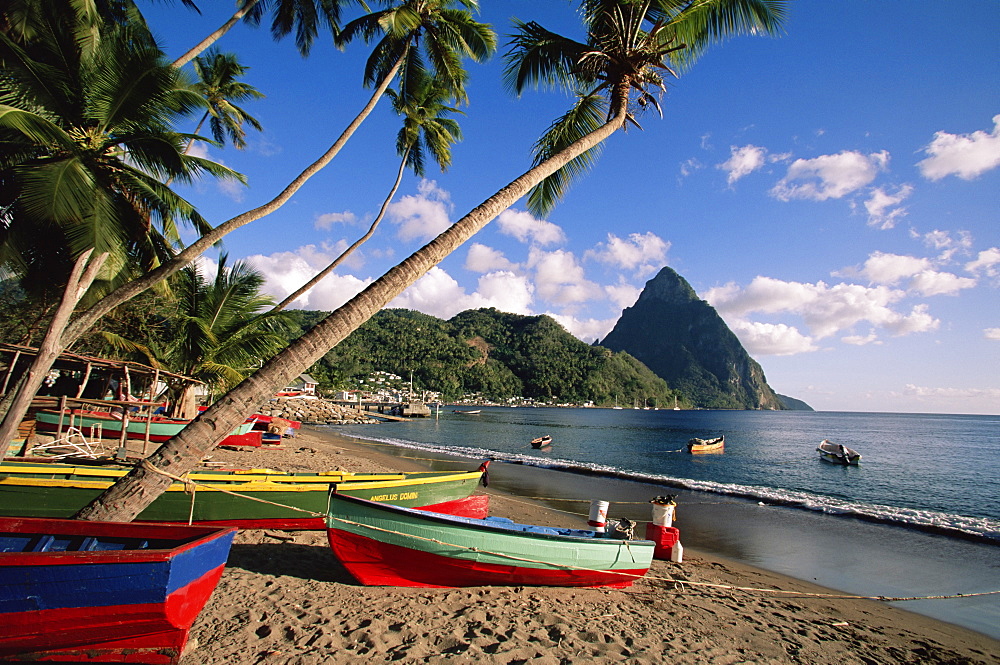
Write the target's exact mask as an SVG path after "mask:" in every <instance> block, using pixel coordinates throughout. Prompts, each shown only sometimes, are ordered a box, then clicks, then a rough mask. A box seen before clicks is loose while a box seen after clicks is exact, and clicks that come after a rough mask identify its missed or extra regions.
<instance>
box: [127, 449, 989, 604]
mask: <svg viewBox="0 0 1000 665" xmlns="http://www.w3.org/2000/svg"><path fill="white" fill-rule="evenodd" d="M139 465H140V466H141V467H142V468H143V469H145V470H147V471H150V472H152V473H156V474H159V475H161V476H165V477H167V478H170V479H171V480H174V481H177V482H180V483H184V484H185V485H190V486H195V487H196V486H199V485H204V486H206V487H208V486H209V485H208V484H207V483H199V482H196V481H193V480H191V479H190V478H185V477H182V476H177V475H174V474H172V473H170V472H168V471H164V470H163V469H158V468H157V467H156V466H154V465H153V463H152V462H150V461H149V460H148V459H143V460H142V461H141V462H140V463H139ZM212 489H214V490H216V491H219V492H223V493H225V494H230V495H232V496H237V497H242V498H244V499H249V500H250V501H257V502H259V503H266V504H268V505H271V506H277V507H278V508H286V509H288V510H294V511H297V512H300V513H306V514H307V515H310V516H312V517H323V518H326V517H329V515H327V514H324V513H317V512H314V511H312V510H306V509H305V508H299V507H298V506H286V505H284V504H280V503H276V502H274V501H268V500H266V499H261V498H258V497H255V496H249V495H246V494H241V493H239V492H232V491H230V490H226V489H221V488H218V487H212ZM508 498H509V497H508ZM191 500H192V504H193V502H194V493H192V496H191ZM511 500H513V501H517V499H511ZM520 503H525V502H520ZM559 512H565V511H559ZM570 514H574V513H570ZM330 519H332V520H336V521H338V522H344V523H345V524H352V525H355V526H361V527H365V528H367V529H371V530H373V531H382V532H385V533H391V534H394V535H398V536H406V537H409V538H414V539H417V540H426V541H428V542H433V543H436V544H438V545H445V546H447V547H455V548H460V549H466V550H469V551H470V552H481V553H483V554H490V555H493V556H497V557H501V558H507V559H511V560H514V561H523V562H525V563H536V564H542V565H547V566H551V567H554V568H567V569H571V570H585V571H589V572H600V573H611V574H614V575H621V576H623V577H633V578H636V579H640V578H642V579H646V580H650V581H652V582H668V583H672V584H673V585H674V588H675V589H678V590H683V588H684V586H685V585H687V586H695V587H705V588H710V589H722V590H726V591H747V592H755V593H785V594H791V595H798V596H809V597H813V598H830V599H843V600H880V601H884V602H902V601H908V600H947V599H952V598H974V597H978V596H993V595H998V594H1000V590H997V591H981V592H974V593H956V594H949V595H934V596H857V595H851V594H835V593H817V592H808V591H788V590H785V589H768V588H760V587H743V586H733V585H728V584H714V583H711V582H694V581H691V580H679V579H676V578H673V577H662V576H659V575H650V574H649V573H646V574H643V575H639V574H636V573H625V572H620V571H613V570H601V569H599V568H588V567H586V566H574V565H572V564H556V563H552V562H550V561H538V560H535V559H527V558H522V557H517V556H514V555H511V554H504V553H502V552H491V551H490V550H484V549H480V548H477V547H467V546H465V545H454V544H452V543H446V542H444V541H442V540H438V539H436V538H427V537H424V536H416V535H413V534H409V533H402V532H400V531H392V530H390V529H383V528H381V527H377V526H373V525H370V524H361V523H359V522H352V521H351V520H347V519H343V518H338V517H330ZM623 542H625V543H626V547H628V541H623ZM629 552H630V553H631V549H629ZM634 560H635V558H634V557H633V561H634Z"/></svg>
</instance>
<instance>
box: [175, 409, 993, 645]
mask: <svg viewBox="0 0 1000 665" xmlns="http://www.w3.org/2000/svg"><path fill="white" fill-rule="evenodd" d="M211 460H212V461H216V462H224V463H226V464H227V465H233V466H242V467H269V468H274V469H282V470H294V469H314V470H318V469H335V468H340V469H343V470H349V471H366V472H368V471H398V470H420V469H423V468H426V465H425V463H424V462H422V461H421V460H419V459H406V458H399V457H395V456H389V455H387V454H385V453H384V452H381V451H380V450H379V448H378V447H375V446H368V445H365V444H364V443H363V442H358V441H356V440H353V439H348V438H346V437H338V436H336V435H335V434H330V433H329V432H328V431H319V430H316V429H308V428H306V429H304V430H303V431H302V432H300V434H299V435H298V436H297V437H295V438H292V439H285V440H284V444H283V446H282V448H281V449H278V450H274V449H269V450H259V449H250V450H246V451H229V450H222V449H219V450H216V451H215V452H214V454H213V456H212V458H211ZM470 466H474V464H463V463H458V462H457V463H456V467H455V468H456V469H459V468H462V469H465V468H469V467H470ZM482 491H486V492H488V493H490V494H491V513H492V514H494V515H500V516H505V517H511V518H515V519H517V520H518V521H522V522H531V523H536V524H546V525H553V526H582V525H583V524H584V523H585V517H582V516H579V515H573V514H567V513H562V512H559V511H555V510H551V509H549V508H546V507H544V506H541V505H539V504H538V503H536V502H533V501H531V500H528V499H525V498H521V497H517V496H510V495H505V494H501V493H499V492H497V491H496V490H489V489H486V490H482ZM682 540H683V529H682ZM685 582H688V583H687V584H686V583H685ZM691 583H709V584H716V585H721V588H719V587H707V586H696V585H694V584H691ZM731 587H745V588H753V589H781V590H784V591H787V592H790V593H782V594H776V593H766V592H762V591H747V590H739V589H734V588H731ZM810 594H834V595H842V594H839V593H838V592H834V591H831V590H829V589H825V588H822V587H818V586H815V585H811V584H809V583H807V582H804V581H800V580H796V579H793V578H790V577H785V576H782V575H779V574H776V573H771V572H768V571H764V570H760V569H756V568H753V567H751V566H747V565H744V564H740V563H736V562H733V561H728V560H725V559H721V558H719V557H714V556H710V555H708V554H705V553H703V552H698V551H693V550H691V549H690V548H688V549H686V550H685V553H684V561H683V563H679V564H675V563H670V562H665V561H654V564H653V567H652V568H651V570H650V572H649V575H648V576H647V577H645V578H643V579H641V580H639V581H638V582H637V583H636V584H635V585H633V586H632V587H631V588H629V589H625V590H609V589H557V588H534V587H476V588H464V589H411V588H396V587H363V586H360V585H358V584H357V583H356V582H355V581H354V580H353V579H352V578H351V577H350V575H348V573H347V572H346V571H345V570H344V569H343V568H341V567H340V565H339V564H338V563H337V561H336V559H335V558H334V557H333V555H332V554H331V552H330V550H329V548H328V546H327V543H326V535H325V533H319V532H285V531H244V532H241V533H240V534H238V536H237V538H236V542H235V544H234V546H233V549H232V552H231V554H230V557H229V563H228V565H227V567H226V571H225V573H224V574H223V577H222V580H221V581H220V583H219V586H218V588H217V589H216V591H215V593H214V594H213V596H212V598H211V599H210V600H209V602H208V604H207V605H206V607H205V609H204V610H203V611H202V613H201V615H200V616H199V618H198V621H197V622H196V624H195V626H194V629H193V631H192V638H193V639H192V641H191V643H190V644H189V650H188V651H187V652H186V654H185V656H184V657H183V659H182V660H181V663H182V665H197V664H202V663H204V664H214V663H219V664H221V663H227V664H235V665H251V664H256V663H288V664H296V665H298V664H301V665H308V664H312V663H354V662H359V663H360V662H399V663H443V662H477V663H533V664H539V665H541V664H548V663H552V664H556V663H574V662H584V661H596V662H623V663H624V662H628V663H664V662H674V663H817V664H830V665H833V664H835V663H836V664H840V663H916V662H919V663H1000V641H997V640H994V639H991V638H989V637H987V636H985V635H982V634H980V633H976V632H973V631H969V630H966V629H964V628H961V627H957V626H954V625H951V624H947V623H943V622H939V621H935V620H933V619H929V618H926V617H923V616H921V615H917V614H913V613H910V612H906V611H903V610H899V609H897V608H894V607H890V606H888V605H886V604H884V603H881V602H878V601H872V600H863V599H856V598H846V599H845V598H830V597H823V596H822V595H810Z"/></svg>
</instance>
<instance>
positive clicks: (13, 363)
mask: <svg viewBox="0 0 1000 665" xmlns="http://www.w3.org/2000/svg"><path fill="white" fill-rule="evenodd" d="M20 358H21V352H20V351H15V352H14V359H13V360H11V361H10V367H8V368H7V376H5V377H4V378H3V390H0V395H6V394H7V385H8V384H9V383H10V376H11V374H13V373H14V367H16V366H17V361H18V360H20Z"/></svg>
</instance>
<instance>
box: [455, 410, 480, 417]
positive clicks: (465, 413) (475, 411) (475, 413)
mask: <svg viewBox="0 0 1000 665" xmlns="http://www.w3.org/2000/svg"><path fill="white" fill-rule="evenodd" d="M482 412H483V411H482V409H472V410H471V411H462V410H461V409H455V410H454V411H452V413H461V414H462V415H465V416H475V415H478V414H480V413H482Z"/></svg>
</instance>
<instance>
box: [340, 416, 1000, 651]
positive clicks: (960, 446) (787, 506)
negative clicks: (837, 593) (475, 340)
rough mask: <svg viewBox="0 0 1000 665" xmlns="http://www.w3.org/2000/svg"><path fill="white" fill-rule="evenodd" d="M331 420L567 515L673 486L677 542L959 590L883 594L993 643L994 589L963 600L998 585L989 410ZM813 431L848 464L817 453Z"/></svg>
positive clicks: (625, 511) (997, 485) (809, 569)
mask: <svg viewBox="0 0 1000 665" xmlns="http://www.w3.org/2000/svg"><path fill="white" fill-rule="evenodd" d="M470 411H478V413H470ZM334 429H335V431H336V432H337V433H338V434H342V435H347V436H353V437H356V438H358V439H360V440H363V441H368V442H371V443H373V444H376V445H382V446H383V447H384V450H385V451H389V452H393V453H394V454H398V455H400V456H407V457H421V458H422V459H426V460H435V461H436V462H434V463H433V464H432V466H433V465H434V464H437V465H438V466H439V467H441V468H443V465H446V464H447V460H454V458H456V457H457V458H460V459H469V460H473V461H478V460H484V459H490V460H493V461H494V462H493V463H491V469H490V471H491V479H493V483H494V485H497V486H498V487H500V488H501V489H507V490H510V491H513V492H516V493H518V494H520V495H522V496H531V497H532V498H534V499H537V500H540V501H542V502H544V503H547V504H548V505H550V506H552V507H554V508H556V509H561V510H566V511H567V512H574V513H577V514H586V513H587V512H588V507H589V501H590V500H608V501H611V504H612V506H611V510H610V511H609V517H611V518H614V517H616V511H617V516H618V517H628V518H630V519H636V520H643V521H648V520H649V514H650V507H649V505H648V501H649V499H650V498H652V497H653V496H657V495H663V494H675V495H677V503H678V507H677V522H676V524H675V526H677V527H678V528H680V530H681V541H682V543H684V544H685V545H687V546H688V547H693V548H696V549H701V550H703V551H708V552H711V553H714V554H717V555H720V556H725V557H728V558H731V559H735V560H739V561H743V562H746V563H750V564H752V565H756V566H759V567H761V568H764V569H768V570H773V571H775V572H780V573H784V574H788V575H791V576H793V577H797V578H800V579H806V580H809V581H815V582H818V583H820V584H823V585H825V586H828V587H831V588H834V589H838V590H842V591H845V592H847V593H854V594H863V595H878V596H888V597H893V598H897V597H906V598H910V597H924V596H961V597H950V598H943V599H921V600H907V601H894V604H896V605H898V606H899V607H901V608H902V609H906V610H910V611H914V612H918V613H921V614H926V615H928V616H932V617H934V618H938V619H941V620H944V621H949V622H952V623H955V624H958V625H962V626H965V627H967V628H971V629H973V630H977V631H979V632H982V633H985V634H987V635H990V636H992V637H995V638H998V639H1000V594H991V595H974V596H969V595H966V594H986V593H988V592H992V591H998V592H1000V416H984V415H943V414H899V413H849V412H825V411H824V412H819V411H709V410H706V411H695V410H681V411H674V410H645V409H631V408H623V409H599V408H549V407H539V408H531V407H519V408H509V407H472V406H468V407H440V408H438V409H437V410H436V411H435V412H434V413H432V416H431V417H430V418H425V419H415V420H412V421H408V422H404V423H384V424H379V425H348V426H335V428H334ZM543 435H549V436H551V437H552V439H553V445H552V446H551V448H549V449H546V450H542V451H540V450H535V449H533V448H531V445H530V441H531V439H533V438H536V437H539V436H543ZM721 435H725V437H726V445H725V451H724V452H723V453H721V454H704V455H691V454H689V453H688V452H687V449H686V444H687V441H688V440H689V439H691V438H693V437H699V438H712V437H717V436H721ZM824 439H827V440H830V441H833V442H835V443H840V444H843V445H845V446H848V447H850V448H853V449H855V450H857V451H858V452H860V453H861V454H862V459H861V463H860V464H859V465H858V466H841V465H835V464H831V463H829V462H825V461H822V460H821V459H820V457H819V453H818V452H817V451H816V447H817V445H818V444H819V443H820V442H821V441H822V440H824Z"/></svg>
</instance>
